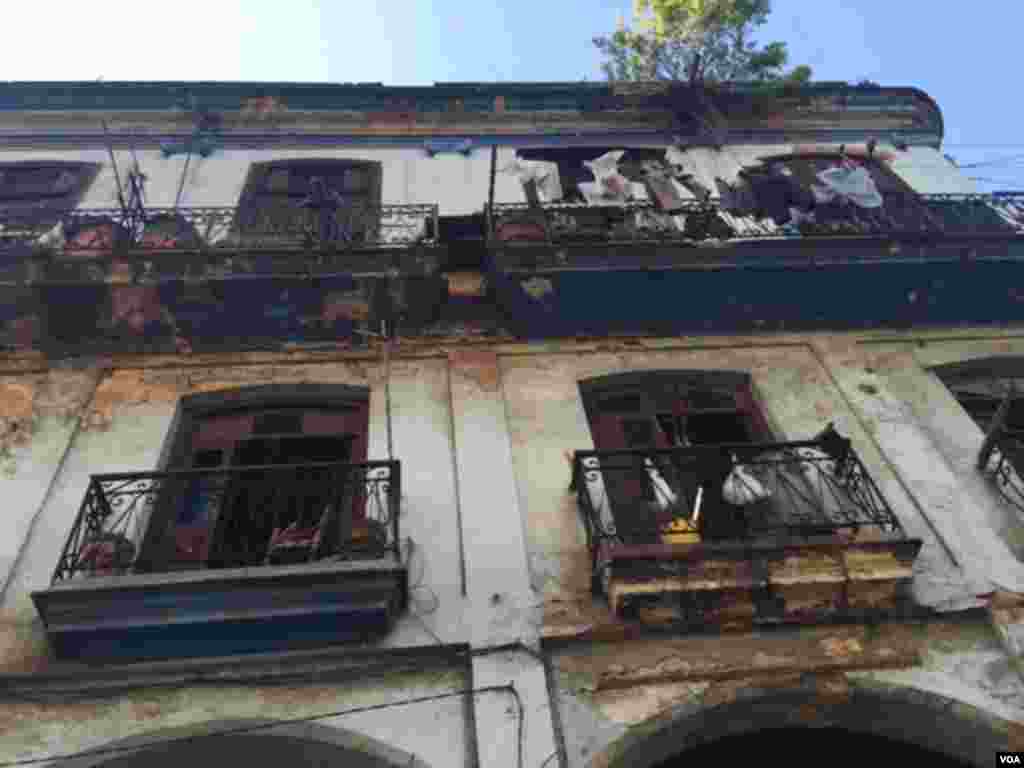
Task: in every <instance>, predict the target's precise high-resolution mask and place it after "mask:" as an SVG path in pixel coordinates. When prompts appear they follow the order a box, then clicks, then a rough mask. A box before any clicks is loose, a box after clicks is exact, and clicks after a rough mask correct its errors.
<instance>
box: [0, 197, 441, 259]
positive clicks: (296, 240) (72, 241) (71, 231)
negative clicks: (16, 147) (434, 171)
mask: <svg viewBox="0 0 1024 768" xmlns="http://www.w3.org/2000/svg"><path fill="white" fill-rule="evenodd" d="M437 218H438V208H437V206H436V205H381V206H373V207H371V206H359V207H358V208H357V207H342V208H338V209H335V210H332V209H328V208H323V209H311V208H303V207H300V206H293V207H284V208H281V207H278V208H274V209H261V210H256V211H254V210H247V209H244V208H240V207H233V206H232V207H178V208H149V207H147V208H146V209H145V210H144V211H131V210H129V211H124V210H122V209H120V208H109V209H101V208H93V209H88V208H79V209H75V210H67V211H60V212H53V211H46V212H45V213H44V214H40V215H29V214H26V213H25V212H24V210H23V209H22V210H19V211H16V212H15V211H4V210H2V209H0V245H4V246H7V247H12V246H13V247H17V246H21V247H23V248H25V247H27V248H29V249H32V248H42V249H44V250H48V251H51V252H53V253H55V254H56V255H59V256H62V257H65V258H75V257H79V258H88V257H90V256H97V257H98V256H104V255H107V256H109V255H111V254H126V255H137V256H144V255H146V254H148V253H155V252H160V253H166V252H171V253H174V252H179V253H194V252H205V251H213V252H215V253H216V252H223V251H224V250H236V251H244V252H261V251H274V252H277V251H282V250H284V251H309V250H312V251H322V250H344V249H356V250H373V249H394V248H407V247H409V246H412V245H414V244H425V245H429V244H432V243H433V242H434V239H433V238H434V234H433V233H436V232H437Z"/></svg>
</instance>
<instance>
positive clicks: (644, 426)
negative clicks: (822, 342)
mask: <svg viewBox="0 0 1024 768" xmlns="http://www.w3.org/2000/svg"><path fill="white" fill-rule="evenodd" d="M580 390H581V392H582V394H583V400H584V408H585V409H586V412H587V418H588V420H589V422H590V428H591V434H592V436H593V440H594V447H595V449H596V450H597V451H619V452H622V451H632V452H634V453H633V454H632V455H622V454H620V455H618V456H614V457H609V459H607V460H602V467H603V471H602V482H603V487H604V493H606V494H607V502H608V506H609V512H610V514H611V516H612V517H613V518H614V527H615V528H616V529H617V530H618V532H619V533H620V534H624V539H625V540H626V541H631V542H633V543H649V542H656V541H659V540H663V537H662V534H661V533H660V532H661V531H663V530H664V529H665V527H666V526H670V525H671V524H672V521H673V520H674V519H676V518H679V517H680V516H682V517H683V518H688V517H689V510H692V509H694V508H695V504H696V499H697V498H698V491H700V489H701V488H702V487H703V486H708V487H711V486H714V487H715V489H716V492H717V495H718V496H720V495H721V492H720V489H721V485H722V481H724V480H725V478H726V476H727V475H728V474H729V472H730V470H731V465H730V466H726V464H727V463H728V462H725V463H722V462H718V461H717V459H718V458H720V457H719V456H718V454H717V452H712V453H707V455H706V456H705V455H704V454H700V455H699V460H698V456H697V455H696V454H693V455H690V456H688V458H687V459H686V460H682V459H680V458H679V457H674V456H673V455H672V454H657V455H656V454H647V455H644V453H642V452H643V451H648V450H650V451H668V450H669V449H673V448H688V447H690V446H701V445H721V444H743V443H762V442H768V441H770V440H771V432H770V430H769V429H768V425H767V421H766V419H765V417H764V415H763V413H762V412H761V409H760V407H759V406H758V405H757V403H756V401H755V399H754V396H753V391H752V389H751V383H750V377H749V376H747V375H746V374H740V373H731V372H707V373H692V372H680V373H675V372H671V371H656V372H649V373H629V374H620V375H617V376H608V377H604V378H601V379H597V380H595V381H589V382H581V384H580ZM705 459H707V461H705ZM716 462H717V463H716ZM712 464H715V466H712ZM719 470H722V472H721V473H719ZM709 473H710V475H709ZM716 473H717V474H716ZM718 474H721V476H720V477H718V479H717V481H709V480H708V477H710V476H711V475H714V476H715V477H717V476H718ZM716 483H717V484H716ZM712 495H713V494H711V493H707V494H706V496H707V498H704V496H702V497H701V498H702V503H703V504H704V507H705V509H706V510H707V509H708V508H709V507H710V506H712V505H715V506H716V507H721V510H719V511H718V513H717V514H705V515H704V517H703V518H702V522H701V531H702V535H703V536H706V537H709V538H741V537H742V536H743V519H742V517H741V516H739V515H737V514H730V513H729V509H728V508H727V507H726V505H722V504H716V500H715V499H713V498H712ZM682 510H686V511H685V512H683V511H682Z"/></svg>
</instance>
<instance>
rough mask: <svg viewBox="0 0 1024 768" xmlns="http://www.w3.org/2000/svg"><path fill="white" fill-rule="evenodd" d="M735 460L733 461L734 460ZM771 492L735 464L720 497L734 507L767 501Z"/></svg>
mask: <svg viewBox="0 0 1024 768" xmlns="http://www.w3.org/2000/svg"><path fill="white" fill-rule="evenodd" d="M734 460H735V459H734ZM771 495H772V492H771V491H770V490H768V489H767V488H765V487H764V485H762V484H761V481H760V480H758V479H757V478H756V477H754V476H753V475H752V474H750V471H749V470H748V469H746V467H744V466H742V465H741V464H735V465H734V466H733V468H732V472H730V473H729V476H728V477H727V478H725V483H724V484H723V485H722V497H723V498H724V499H725V500H726V501H727V502H728V503H730V504H732V505H733V506H736V507H742V506H746V505H747V504H753V503H754V502H756V501H761V500H762V499H767V498H768V497H770V496H771Z"/></svg>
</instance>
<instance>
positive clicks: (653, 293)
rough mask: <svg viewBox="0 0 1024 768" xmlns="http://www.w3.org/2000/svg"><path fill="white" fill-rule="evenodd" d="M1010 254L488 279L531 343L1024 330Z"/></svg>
mask: <svg viewBox="0 0 1024 768" xmlns="http://www.w3.org/2000/svg"><path fill="white" fill-rule="evenodd" d="M965 250H966V248H965ZM1000 250H1001V251H1002V252H1003V253H1004V254H1005V255H1000V256H993V257H989V256H985V255H982V256H978V255H976V256H975V257H973V258H961V257H960V256H956V257H949V258H940V257H938V256H936V255H934V254H923V255H922V257H921V258H918V259H913V260H912V259H910V258H904V259H896V258H892V259H889V260H884V259H878V260H870V261H856V262H854V261H846V262H845V263H843V262H840V261H838V260H832V261H831V262H825V259H826V258H828V257H829V254H831V253H832V251H823V252H822V261H821V262H819V263H817V264H810V263H807V260H804V263H802V264H799V263H793V261H792V260H791V261H789V263H785V264H783V263H772V261H773V260H772V259H770V258H769V259H765V260H762V261H760V262H754V261H753V260H751V259H743V260H740V259H736V260H734V261H733V262H732V263H726V262H725V261H723V259H721V258H716V259H715V260H714V261H712V260H711V259H710V257H707V258H708V261H707V263H706V264H704V265H695V264H688V265H686V266H678V267H676V268H664V267H662V268H648V269H642V268H632V269H631V268H629V267H628V266H623V265H624V264H628V261H627V260H625V259H616V261H615V265H614V266H610V265H606V266H604V267H603V268H596V267H592V268H589V269H588V268H585V267H580V266H576V265H575V264H573V265H572V266H569V267H567V268H563V269H545V268H534V269H529V268H528V267H525V266H523V265H522V264H521V263H516V264H514V266H512V263H513V259H504V260H503V259H502V258H500V257H499V258H496V259H492V260H491V262H490V264H489V265H488V266H489V269H488V274H489V277H490V279H491V280H492V282H493V285H494V287H495V291H496V294H497V296H498V301H499V304H500V306H501V307H502V309H503V312H504V320H505V324H506V325H507V327H508V329H509V331H511V332H512V333H514V334H515V335H517V336H520V337H525V338H554V337H566V336H569V337H571V336H603V335H607V334H638V335H643V334H662V335H679V334H706V333H738V332H739V333H741V332H749V331H796V330H842V329H858V328H909V327H914V326H955V325H985V324H992V323H999V324H1014V323H1024V258H1020V256H1021V254H1018V253H1014V251H1013V250H1008V249H1007V244H1006V243H1004V244H1003V245H1002V248H1001V249H1000ZM691 252H692V251H691ZM790 255H791V256H796V255H797V254H795V253H793V252H792V251H790ZM1015 258H1016V259H1017V260H1014V259H1015ZM581 260H582V259H577V261H581ZM516 261H518V260H516Z"/></svg>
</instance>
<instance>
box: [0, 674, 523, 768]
mask: <svg viewBox="0 0 1024 768" xmlns="http://www.w3.org/2000/svg"><path fill="white" fill-rule="evenodd" d="M481 693H511V694H512V697H513V699H514V700H515V702H516V711H517V720H518V727H517V731H518V740H519V743H518V747H517V755H518V759H517V765H518V766H519V768H522V766H523V742H522V739H523V732H524V729H523V719H524V717H525V709H524V708H523V702H522V699H521V697H520V696H519V691H517V690H516V687H515V685H513V684H512V683H508V684H507V685H488V686H482V687H480V688H467V689H463V690H460V691H451V692H449V693H440V694H433V695H431V696H418V697H414V698H410V699H403V700H401V701H392V702H388V703H386V704H373V705H370V706H366V707H353V708H352V709H339V710H333V711H331V712H324V713H322V714H319V715H309V716H307V717H296V718H289V719H285V720H276V721H274V722H272V723H259V724H257V725H246V726H239V727H237V728H224V729H222V730H218V731H214V732H212V733H203V734H195V735H189V736H178V737H174V738H169V739H155V740H152V741H148V742H144V743H141V744H135V745H132V746H113V747H101V748H100V749H89V750H81V751H79V752H68V753H64V754H60V755H50V756H48V757H30V758H23V759H20V760H6V761H3V762H0V768H16V766H22V765H38V764H40V763H49V762H56V761H60V760H72V759H75V758H83V757H98V756H102V755H113V754H123V753H128V752H131V753H138V752H143V751H145V750H147V749H154V748H160V749H163V748H164V747H166V746H167V745H168V744H181V743H188V742H193V741H197V740H199V739H208V738H213V737H217V736H234V735H238V734H243V733H253V732H258V731H267V730H272V729H274V728H280V727H281V726H285V725H301V724H303V723H313V722H316V721H318V720H329V719H332V718H335V717H344V716H345V715H353V714H358V713H362V712H373V711H377V710H382V709H388V708H390V707H401V706H409V705H411V704H422V703H424V702H428V701H441V700H443V699H450V698H454V697H456V696H466V695H473V696H476V695H478V694H481Z"/></svg>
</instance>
